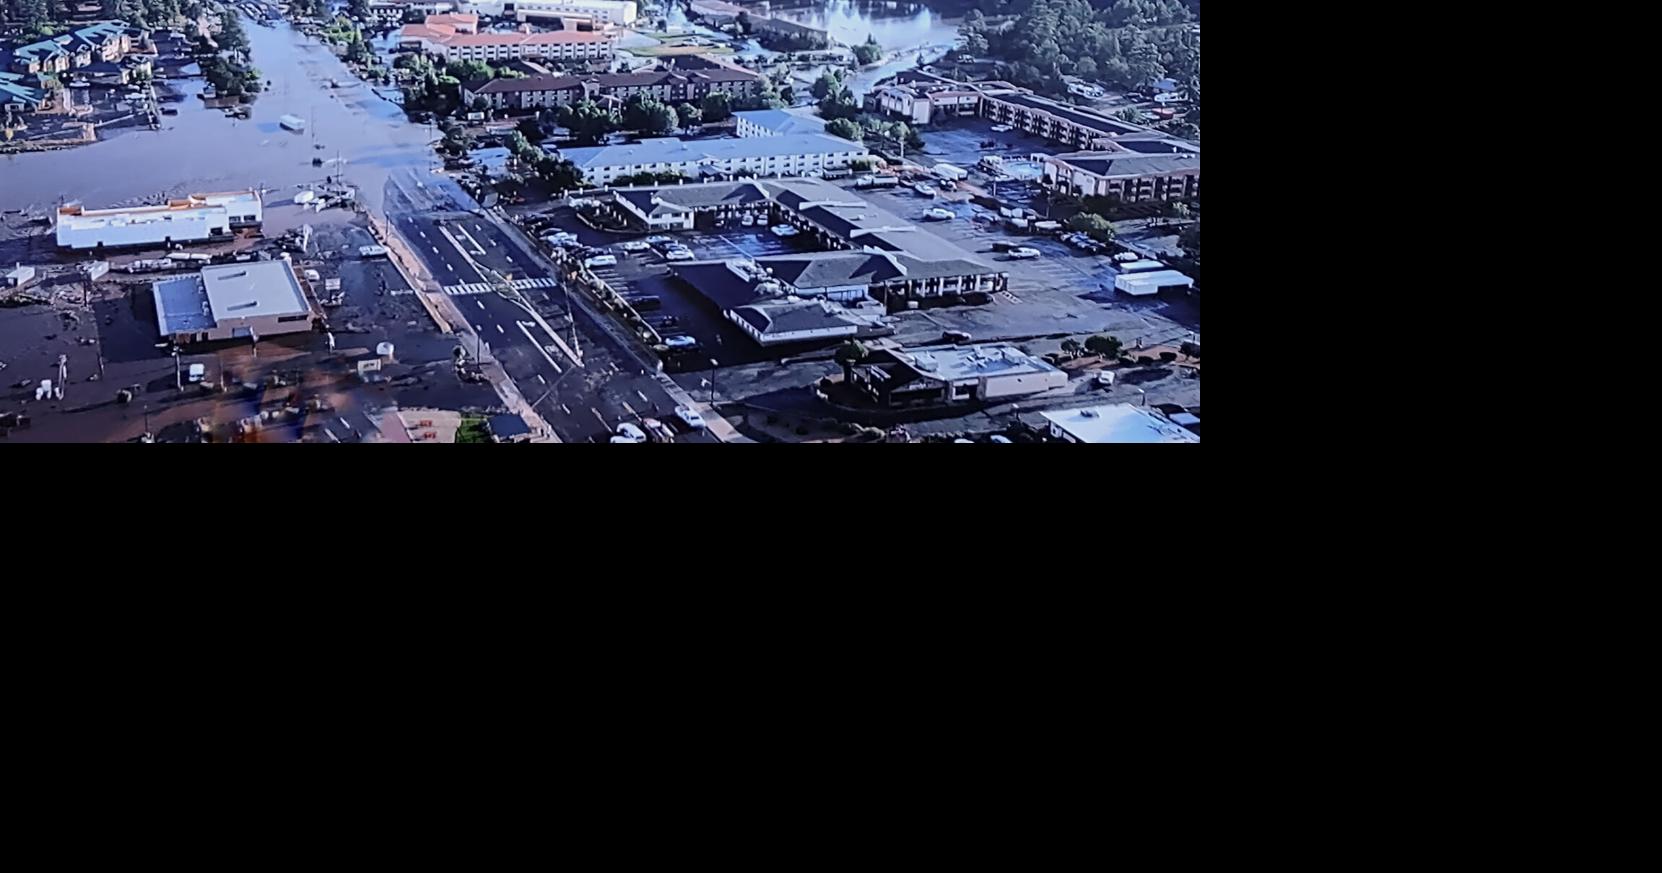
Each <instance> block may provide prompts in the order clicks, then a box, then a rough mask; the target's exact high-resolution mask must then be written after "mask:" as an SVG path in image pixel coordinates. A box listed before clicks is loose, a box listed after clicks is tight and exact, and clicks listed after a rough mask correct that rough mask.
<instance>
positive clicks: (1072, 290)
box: [851, 188, 1200, 343]
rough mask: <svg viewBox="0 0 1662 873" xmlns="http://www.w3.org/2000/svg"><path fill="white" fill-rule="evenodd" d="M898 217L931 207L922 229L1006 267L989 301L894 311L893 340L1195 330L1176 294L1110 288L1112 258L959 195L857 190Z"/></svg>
mask: <svg viewBox="0 0 1662 873" xmlns="http://www.w3.org/2000/svg"><path fill="white" fill-rule="evenodd" d="M851 193H856V194H858V195H859V196H861V197H863V198H865V199H866V200H869V201H870V202H872V203H875V204H877V205H879V206H881V207H883V208H884V209H887V210H889V211H890V212H893V213H895V214H896V215H899V216H902V217H904V218H913V219H921V217H922V215H923V210H925V209H926V208H928V207H929V206H938V207H941V208H943V209H946V210H948V211H949V212H951V213H953V215H954V216H955V217H954V218H953V219H951V220H949V221H921V220H920V221H919V223H918V226H919V228H920V230H921V231H922V232H927V233H933V234H936V235H938V236H941V237H943V238H945V239H949V240H952V241H953V242H954V243H956V244H957V245H958V246H959V247H960V248H962V249H964V250H965V251H967V252H969V253H971V254H973V255H975V256H976V257H979V258H982V259H984V260H986V261H987V262H989V263H991V264H994V265H997V266H998V268H999V269H1001V270H1004V271H1006V272H1008V273H1009V274H1010V284H1009V289H1008V290H1007V291H1006V292H1004V293H1001V294H998V295H995V296H994V297H993V302H992V304H990V305H988V306H954V307H944V308H933V309H921V310H917V311H912V312H902V313H898V314H896V315H895V316H894V317H893V318H894V322H895V328H896V339H899V340H900V341H901V342H914V343H915V342H925V341H932V340H934V339H937V338H938V337H939V336H940V334H941V332H942V331H944V330H961V331H965V332H967V333H969V334H970V335H971V336H973V337H975V338H976V340H978V341H979V340H993V339H999V338H1002V337H1027V336H1040V335H1046V334H1056V333H1096V332H1103V331H1111V332H1116V333H1120V332H1125V333H1129V334H1130V335H1132V336H1147V337H1149V341H1151V342H1153V341H1164V339H1165V338H1166V337H1167V336H1177V335H1179V334H1182V333H1185V332H1187V331H1191V330H1198V329H1199V325H1200V314H1199V311H1198V310H1195V309H1194V308H1193V307H1191V306H1189V305H1188V304H1187V303H1186V302H1185V301H1183V300H1171V299H1165V298H1162V299H1158V300H1143V299H1136V298H1132V297H1129V296H1127V295H1125V294H1120V293H1118V292H1116V291H1114V275H1115V274H1114V271H1113V269H1112V267H1111V266H1110V265H1111V264H1112V260H1111V259H1110V258H1109V257H1108V256H1107V255H1106V254H1102V255H1089V254H1085V253H1083V252H1080V251H1077V250H1075V249H1071V248H1069V247H1068V246H1067V245H1065V244H1064V243H1062V242H1061V241H1060V240H1059V239H1057V238H1055V237H1050V236H1045V235H1039V234H1035V235H1030V234H1026V233H1021V232H1012V231H1009V230H1006V229H1005V228H1004V227H1003V226H1002V224H1001V223H1000V222H999V219H998V214H997V213H996V212H993V211H992V210H990V209H986V208H984V207H981V206H977V205H975V204H973V203H970V202H969V200H968V197H967V196H965V195H962V194H957V195H943V196H938V197H935V198H933V199H930V198H926V197H924V196H922V195H920V194H918V193H916V192H915V191H913V190H911V189H910V188H890V189H885V190H881V191H856V192H851ZM995 242H1003V243H1009V244H1014V245H1022V246H1028V247H1030V248H1034V249H1038V250H1039V252H1040V255H1039V257H1037V258H1033V259H1030V260H1012V259H1010V257H1009V256H1008V255H1007V254H1004V253H1002V252H998V251H995V250H994V248H993V243H995Z"/></svg>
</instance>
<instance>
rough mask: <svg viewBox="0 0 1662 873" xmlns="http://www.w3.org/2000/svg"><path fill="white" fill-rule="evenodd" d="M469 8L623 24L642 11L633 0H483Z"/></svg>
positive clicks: (497, 13) (511, 15)
mask: <svg viewBox="0 0 1662 873" xmlns="http://www.w3.org/2000/svg"><path fill="white" fill-rule="evenodd" d="M466 8H467V9H468V10H469V11H472V12H477V13H480V14H483V15H490V16H493V17H497V18H512V19H515V20H518V21H532V20H536V19H548V18H587V19H590V20H593V21H596V22H599V23H601V24H615V25H618V26H620V27H628V26H629V25H631V24H634V23H635V19H636V17H637V16H638V15H639V14H640V13H639V7H638V6H637V4H636V3H635V2H634V0H484V2H478V3H468V4H466Z"/></svg>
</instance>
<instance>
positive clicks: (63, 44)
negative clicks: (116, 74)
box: [11, 21, 146, 75]
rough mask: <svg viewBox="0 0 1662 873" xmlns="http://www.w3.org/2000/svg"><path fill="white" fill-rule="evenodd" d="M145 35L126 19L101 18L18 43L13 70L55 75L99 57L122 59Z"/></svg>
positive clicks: (12, 61) (13, 50) (12, 63)
mask: <svg viewBox="0 0 1662 873" xmlns="http://www.w3.org/2000/svg"><path fill="white" fill-rule="evenodd" d="M145 39H146V33H145V32H144V31H143V30H139V29H137V28H132V27H128V26H127V22H125V21H100V22H98V23H97V24H89V25H87V26H86V27H79V28H76V29H75V30H72V31H70V32H68V33H64V34H59V35H58V36H54V37H52V38H51V39H43V40H40V41H38V42H32V43H29V44H27V45H21V46H17V47H16V48H14V49H12V51H11V58H12V60H11V71H12V72H14V73H24V74H46V75H53V74H56V73H62V72H64V71H66V70H74V69H79V68H81V67H85V66H90V65H92V64H95V63H98V62H100V61H119V60H121V59H122V58H124V57H126V56H127V53H128V52H131V51H132V50H133V49H134V48H135V47H137V46H139V45H142V44H143V43H144V41H145Z"/></svg>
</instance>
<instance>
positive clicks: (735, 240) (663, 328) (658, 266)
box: [592, 227, 812, 370]
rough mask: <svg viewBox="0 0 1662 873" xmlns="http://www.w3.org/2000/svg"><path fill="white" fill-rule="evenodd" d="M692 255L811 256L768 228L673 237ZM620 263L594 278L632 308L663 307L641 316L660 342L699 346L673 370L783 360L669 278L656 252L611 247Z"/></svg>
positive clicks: (673, 363) (675, 359)
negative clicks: (670, 339)
mask: <svg viewBox="0 0 1662 873" xmlns="http://www.w3.org/2000/svg"><path fill="white" fill-rule="evenodd" d="M668 236H671V237H672V238H673V239H674V240H675V241H676V242H678V243H681V244H683V245H685V246H687V247H688V248H690V249H692V251H693V255H694V257H695V258H696V259H697V260H701V261H722V260H731V259H734V258H740V257H751V258H756V257H765V256H768V255H779V254H786V253H789V252H800V251H811V250H812V249H809V248H807V247H806V246H804V245H802V244H799V243H798V242H797V241H796V240H797V239H799V238H792V239H780V238H778V237H776V236H773V235H772V234H770V233H768V232H767V229H766V228H747V227H737V228H733V227H729V228H724V229H722V230H719V231H713V232H695V233H675V234H668ZM607 249H608V251H611V252H613V253H614V254H615V255H616V256H617V259H618V262H617V264H616V265H614V266H604V267H594V268H593V269H592V272H593V273H594V274H595V275H596V276H598V277H600V278H601V279H602V280H603V281H605V282H606V284H608V285H610V286H611V287H612V288H613V289H614V290H616V291H617V292H618V293H619V294H622V295H623V297H624V299H625V300H628V301H629V302H630V304H631V305H634V306H637V307H640V306H641V305H642V301H643V300H645V298H648V297H656V298H658V300H659V306H658V307H657V308H654V309H641V310H640V313H641V316H642V317H643V318H645V319H646V321H647V323H648V324H651V325H652V326H653V328H654V329H655V330H657V331H658V333H659V334H660V335H661V336H666V337H667V336H673V335H676V334H681V335H685V336H690V337H692V338H693V339H695V340H697V341H698V347H697V348H695V349H689V350H686V351H684V352H682V353H680V354H678V355H672V356H671V357H669V358H666V359H665V362H664V365H665V367H666V369H670V370H698V369H702V368H705V367H707V366H708V364H709V361H710V359H711V358H714V359H716V360H717V361H719V362H720V364H721V366H724V367H725V366H730V365H734V364H746V363H753V362H756V361H763V360H769V359H773V358H778V357H780V356H781V352H780V350H778V349H764V348H762V347H761V346H760V345H757V343H756V342H755V340H752V339H751V338H750V337H749V336H747V335H745V333H744V332H743V331H740V330H739V328H738V327H737V326H735V325H734V324H733V323H732V322H730V321H728V320H727V319H726V318H724V317H723V316H722V315H721V313H720V312H719V311H718V310H717V309H716V307H715V305H714V304H712V303H710V302H709V301H708V300H706V299H704V297H703V296H702V295H700V294H698V292H696V291H694V290H692V289H691V288H688V287H687V286H686V285H685V284H683V283H682V282H681V281H680V280H678V279H676V278H675V277H673V276H672V275H670V270H669V268H670V266H671V262H670V261H668V260H666V259H665V258H664V256H663V253H662V252H661V251H659V250H658V249H657V248H653V249H652V250H649V251H644V252H623V251H621V250H618V248H617V244H616V243H613V244H611V245H609V246H608V247H607Z"/></svg>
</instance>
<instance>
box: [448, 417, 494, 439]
mask: <svg viewBox="0 0 1662 873" xmlns="http://www.w3.org/2000/svg"><path fill="white" fill-rule="evenodd" d="M490 441H491V429H490V427H489V426H488V425H486V424H485V420H484V419H483V418H464V419H462V426H461V427H458V428H456V442H459V443H488V442H490Z"/></svg>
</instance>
